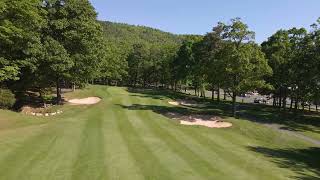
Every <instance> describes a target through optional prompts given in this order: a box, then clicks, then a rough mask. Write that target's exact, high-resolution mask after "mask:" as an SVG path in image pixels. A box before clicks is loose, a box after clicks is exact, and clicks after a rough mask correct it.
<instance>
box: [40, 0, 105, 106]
mask: <svg viewBox="0 0 320 180" xmlns="http://www.w3.org/2000/svg"><path fill="white" fill-rule="evenodd" d="M43 9H44V10H46V12H47V14H46V19H47V27H46V28H45V29H44V32H45V33H44V35H43V41H44V42H45V43H48V42H47V41H46V40H47V39H51V40H50V42H49V43H53V44H54V45H55V46H56V47H57V48H58V50H57V51H59V52H54V53H53V54H51V55H54V56H57V55H58V56H59V58H64V59H60V62H61V63H59V64H60V65H59V68H57V66H56V67H55V68H52V69H51V70H56V71H59V72H58V73H56V75H58V76H57V77H55V78H56V88H57V100H58V102H59V101H60V98H61V95H60V93H59V92H60V83H61V80H63V78H65V77H67V76H68V77H69V78H70V81H73V82H75V83H85V82H87V81H88V80H92V79H94V78H95V77H99V76H100V72H99V71H97V70H99V68H100V65H101V64H100V62H101V61H100V59H103V58H104V55H105V53H104V52H103V51H104V49H103V47H104V44H103V36H102V28H101V26H100V24H99V23H98V22H97V21H96V17H97V14H96V12H95V11H94V8H93V7H92V6H91V4H90V3H89V1H88V0H68V1H65V0H51V1H49V0H45V1H43ZM49 54H50V53H49ZM53 59H55V60H57V58H53ZM64 65H65V66H64ZM62 66H64V67H62ZM61 71H63V73H61ZM61 75H63V76H61Z"/></svg>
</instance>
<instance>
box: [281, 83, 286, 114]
mask: <svg viewBox="0 0 320 180" xmlns="http://www.w3.org/2000/svg"><path fill="white" fill-rule="evenodd" d="M282 108H283V110H284V111H285V110H286V108H287V87H285V88H284V93H283V100H282Z"/></svg>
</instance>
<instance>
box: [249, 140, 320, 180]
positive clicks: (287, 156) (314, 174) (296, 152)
mask: <svg viewBox="0 0 320 180" xmlns="http://www.w3.org/2000/svg"><path fill="white" fill-rule="evenodd" d="M248 149H249V150H251V151H254V152H257V153H260V154H263V155H264V156H266V157H269V158H272V162H274V163H276V164H278V166H279V167H281V168H288V169H291V170H293V171H294V172H296V173H297V174H298V177H293V178H295V179H304V180H311V179H320V156H319V154H320V148H318V147H311V148H307V149H271V148H266V147H252V146H249V147H248ZM307 172H311V173H307Z"/></svg>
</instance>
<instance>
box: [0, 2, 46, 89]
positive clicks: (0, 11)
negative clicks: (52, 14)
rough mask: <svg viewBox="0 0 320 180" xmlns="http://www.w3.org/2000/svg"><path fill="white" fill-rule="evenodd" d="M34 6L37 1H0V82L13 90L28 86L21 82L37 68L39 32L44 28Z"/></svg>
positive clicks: (39, 10) (40, 12) (41, 18)
mask: <svg viewBox="0 0 320 180" xmlns="http://www.w3.org/2000/svg"><path fill="white" fill-rule="evenodd" d="M38 7H39V1H38V0H2V1H1V2H0V42H1V43H0V82H2V81H5V83H6V84H7V85H8V86H10V87H11V89H13V90H19V89H25V88H26V87H28V86H29V85H30V83H24V79H25V77H30V76H32V75H33V74H34V72H35V70H36V69H37V61H38V59H37V58H36V55H37V54H38V53H39V52H41V50H40V49H41V41H40V35H41V34H40V30H41V28H43V27H44V26H45V20H44V18H43V14H44V12H43V11H42V10H41V9H40V8H38ZM10 80H14V81H10ZM17 80H19V81H17Z"/></svg>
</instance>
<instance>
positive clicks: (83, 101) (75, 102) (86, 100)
mask: <svg viewBox="0 0 320 180" xmlns="http://www.w3.org/2000/svg"><path fill="white" fill-rule="evenodd" d="M100 101H101V98H99V97H87V98H83V99H70V100H68V102H69V103H71V104H72V105H92V104H97V103H99V102H100Z"/></svg>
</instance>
